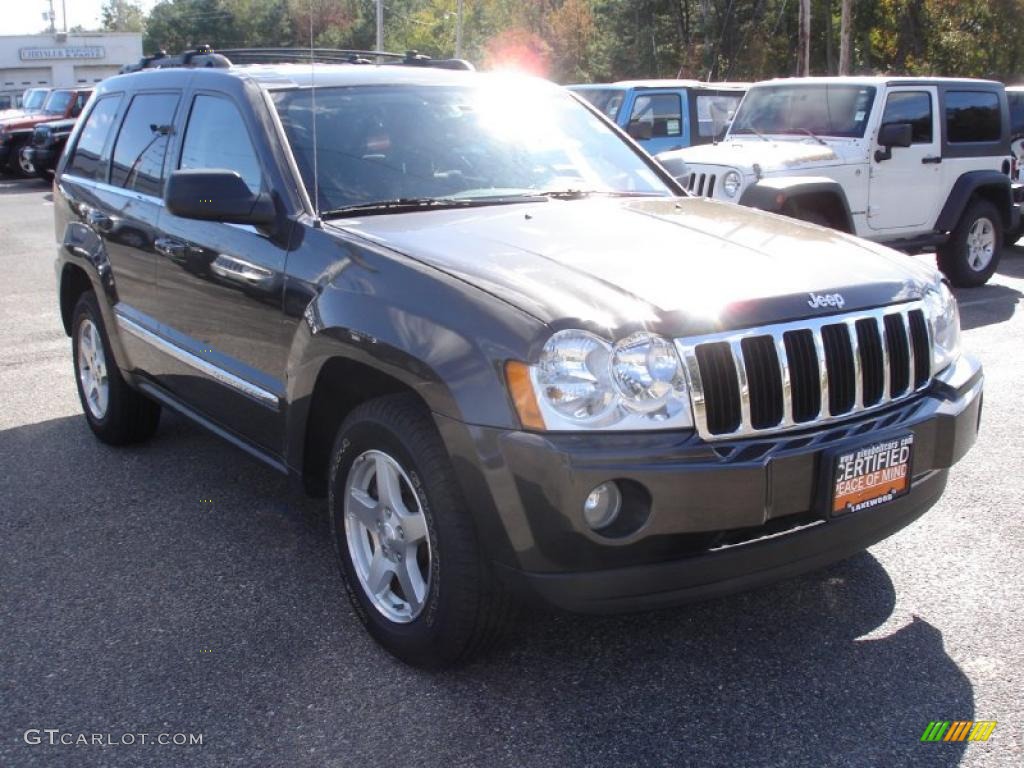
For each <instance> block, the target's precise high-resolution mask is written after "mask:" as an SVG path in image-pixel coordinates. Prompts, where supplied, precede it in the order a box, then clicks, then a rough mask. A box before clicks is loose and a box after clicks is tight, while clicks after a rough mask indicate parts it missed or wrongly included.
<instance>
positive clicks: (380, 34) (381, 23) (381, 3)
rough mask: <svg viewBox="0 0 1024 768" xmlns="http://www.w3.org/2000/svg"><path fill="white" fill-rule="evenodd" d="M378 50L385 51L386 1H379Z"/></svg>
mask: <svg viewBox="0 0 1024 768" xmlns="http://www.w3.org/2000/svg"><path fill="white" fill-rule="evenodd" d="M377 50H378V51H383V50H384V0H377Z"/></svg>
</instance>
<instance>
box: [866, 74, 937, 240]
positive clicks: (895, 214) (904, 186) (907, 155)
mask: <svg viewBox="0 0 1024 768" xmlns="http://www.w3.org/2000/svg"><path fill="white" fill-rule="evenodd" d="M937 97H938V94H937V89H936V88H935V87H934V86H912V87H904V88H892V89H890V90H889V92H888V94H887V96H886V101H885V109H884V112H883V113H882V120H881V122H880V123H879V126H878V127H879V130H880V129H881V127H882V126H884V125H886V124H888V123H910V125H911V126H912V141H913V143H912V144H911V146H909V147H893V148H892V157H890V158H889V159H888V160H884V159H878V158H877V156H876V151H877V150H882V151H883V152H884V148H883V147H880V146H879V145H878V143H877V141H876V142H875V143H874V145H873V146H872V150H871V155H872V156H871V158H870V163H871V185H870V190H869V193H868V194H869V208H868V226H869V227H870V228H871V229H872V230H874V231H878V232H882V231H889V232H891V233H893V234H899V232H900V230H907V234H911V231H912V230H915V229H916V230H921V229H927V228H929V227H930V226H931V224H932V222H933V221H934V220H935V217H936V216H937V215H938V206H939V205H940V204H941V203H942V202H943V201H941V200H940V199H939V198H940V195H941V192H942V165H941V163H942V147H941V131H940V127H939V125H940V124H939V113H938V109H937V108H936V105H937V104H938V100H937ZM876 136H877V134H876Z"/></svg>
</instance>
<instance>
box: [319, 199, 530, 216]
mask: <svg viewBox="0 0 1024 768" xmlns="http://www.w3.org/2000/svg"><path fill="white" fill-rule="evenodd" d="M519 202H522V201H521V200H520V199H519V198H515V197H513V198H509V197H505V196H502V197H467V198H462V199H460V198H455V197H396V198H395V199H394V200H377V201H376V202H372V203H356V204H355V205H346V206H345V207H344V208H334V209H333V210H329V211H321V212H320V217H321V218H323V219H330V218H341V217H343V216H356V215H358V214H375V213H402V212H405V211H428V210H441V209H444V208H472V207H474V206H484V205H502V204H504V203H519Z"/></svg>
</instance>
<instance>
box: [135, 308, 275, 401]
mask: <svg viewBox="0 0 1024 768" xmlns="http://www.w3.org/2000/svg"><path fill="white" fill-rule="evenodd" d="M115 314H116V316H117V325H118V328H120V329H121V330H122V331H126V332H128V333H130V334H132V335H133V336H135V337H136V338H138V339H140V340H141V341H143V342H145V343H147V344H149V345H150V346H153V347H156V348H157V349H159V350H160V351H161V352H164V353H165V354H167V355H169V356H171V357H173V358H174V359H175V360H178V361H179V362H182V363H184V364H185V365H187V366H189V367H190V368H194V369H196V370H197V371H199V372H200V373H203V374H205V375H207V376H209V377H210V378H211V379H213V380H214V381H216V382H218V383H220V384H223V385H224V386H226V387H230V388H231V389H233V390H235V391H236V392H239V393H241V394H243V395H245V396H246V397H248V398H249V399H251V400H255V401H256V402H257V403H259V404H260V405H263V406H266V407H267V408H270V409H271V410H274V411H279V410H281V401H280V398H278V396H277V395H275V394H274V393H273V392H268V391H267V390H265V389H263V388H262V387H257V386H256V385H255V384H253V383H252V382H249V381H246V380H245V379H243V378H240V377H238V376H236V375H235V374H233V373H229V372H228V371H225V370H224V369H223V368H220V367H219V366H216V365H214V364H213V363H211V362H210V361H208V360H204V359H203V358H201V357H198V356H196V355H193V354H192V353H191V352H189V351H188V350H185V349H182V348H181V347H179V346H178V345H177V344H174V343H173V342H171V341H169V340H167V339H165V338H164V337H163V336H160V335H158V334H156V333H153V332H152V331H150V330H149V329H148V328H143V327H142V326H141V325H139V324H138V323H136V322H135V321H134V320H131V319H129V318H128V317H126V316H125V315H124V314H122V313H121V312H119V311H117V312H115Z"/></svg>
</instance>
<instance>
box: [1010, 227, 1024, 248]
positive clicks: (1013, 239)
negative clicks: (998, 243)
mask: <svg viewBox="0 0 1024 768" xmlns="http://www.w3.org/2000/svg"><path fill="white" fill-rule="evenodd" d="M1022 237H1024V222H1022V223H1020V224H1018V225H1017V228H1016V229H1011V230H1009V231H1008V232H1007V233H1006V245H1016V243H1017V241H1018V240H1020V239H1021V238H1022Z"/></svg>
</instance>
